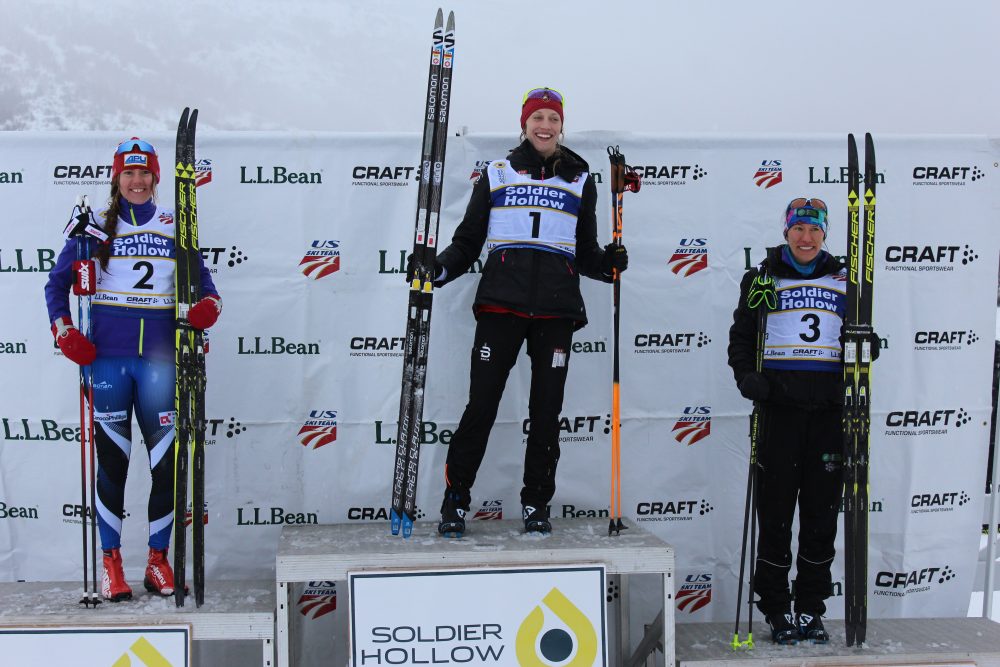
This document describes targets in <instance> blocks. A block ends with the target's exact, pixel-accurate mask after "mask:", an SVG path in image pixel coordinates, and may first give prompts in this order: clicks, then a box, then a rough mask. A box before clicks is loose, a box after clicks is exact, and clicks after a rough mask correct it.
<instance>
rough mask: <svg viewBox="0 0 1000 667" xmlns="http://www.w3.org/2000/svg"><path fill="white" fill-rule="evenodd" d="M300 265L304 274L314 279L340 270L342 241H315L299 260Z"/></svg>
mask: <svg viewBox="0 0 1000 667" xmlns="http://www.w3.org/2000/svg"><path fill="white" fill-rule="evenodd" d="M299 267H300V268H301V270H302V273H303V274H305V275H306V276H307V277H309V278H312V279H313V280H319V279H320V278H324V277H326V276H328V275H330V274H331V273H336V272H337V271H339V270H340V241H329V240H327V241H324V240H322V239H318V240H315V241H313V242H312V246H311V247H310V249H309V250H306V254H305V255H304V256H303V257H302V261H301V262H299Z"/></svg>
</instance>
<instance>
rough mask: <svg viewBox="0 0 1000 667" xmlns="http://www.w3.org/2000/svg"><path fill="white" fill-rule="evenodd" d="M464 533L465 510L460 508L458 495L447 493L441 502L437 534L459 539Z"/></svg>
mask: <svg viewBox="0 0 1000 667" xmlns="http://www.w3.org/2000/svg"><path fill="white" fill-rule="evenodd" d="M464 532H465V510H464V509H462V507H461V500H460V499H459V497H458V493H456V492H455V491H448V492H446V493H445V494H444V500H443V501H442V502H441V522H440V523H439V524H438V533H440V534H441V535H444V536H445V537H455V538H458V537H461V536H462V534H463V533H464Z"/></svg>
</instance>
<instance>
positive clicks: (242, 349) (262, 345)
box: [236, 336, 320, 355]
mask: <svg viewBox="0 0 1000 667" xmlns="http://www.w3.org/2000/svg"><path fill="white" fill-rule="evenodd" d="M319 344H320V341H316V342H315V343H296V342H295V341H287V340H285V339H284V338H283V337H281V336H271V340H270V341H268V342H265V341H264V340H263V339H262V337H261V336H254V337H253V338H249V337H246V336H237V338H236V354H302V355H317V354H319V353H320V348H319Z"/></svg>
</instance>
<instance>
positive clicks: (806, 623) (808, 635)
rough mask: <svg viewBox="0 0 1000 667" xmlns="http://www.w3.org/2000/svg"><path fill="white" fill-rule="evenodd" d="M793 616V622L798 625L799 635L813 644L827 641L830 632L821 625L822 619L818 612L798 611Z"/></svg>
mask: <svg viewBox="0 0 1000 667" xmlns="http://www.w3.org/2000/svg"><path fill="white" fill-rule="evenodd" d="M795 617H796V618H795V624H796V625H798V626H799V637H801V638H802V639H807V640H809V641H811V642H812V643H813V644H826V643H829V641H830V633H828V632H827V631H826V628H824V627H823V619H821V618H820V615H819V614H814V613H812V612H804V611H800V612H798V613H797V614H796V615H795Z"/></svg>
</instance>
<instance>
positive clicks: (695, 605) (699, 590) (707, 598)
mask: <svg viewBox="0 0 1000 667" xmlns="http://www.w3.org/2000/svg"><path fill="white" fill-rule="evenodd" d="M779 180H780V178H779ZM675 597H676V599H677V609H678V610H680V611H686V612H687V613H689V614H693V613H695V612H696V611H698V610H699V609H702V608H703V607H707V606H708V604H709V603H710V602H711V601H712V574H711V573H710V572H703V573H701V574H689V575H687V576H686V577H684V583H683V584H681V587H680V588H679V589H678V590H677V595H676V596H675Z"/></svg>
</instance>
